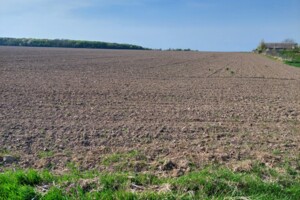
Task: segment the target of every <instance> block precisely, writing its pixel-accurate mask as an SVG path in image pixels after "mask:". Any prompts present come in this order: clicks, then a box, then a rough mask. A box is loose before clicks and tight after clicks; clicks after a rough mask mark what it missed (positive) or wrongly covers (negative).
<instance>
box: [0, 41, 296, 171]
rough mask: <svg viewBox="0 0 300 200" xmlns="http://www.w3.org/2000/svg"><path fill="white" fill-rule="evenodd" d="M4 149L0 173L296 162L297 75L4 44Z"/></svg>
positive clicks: (237, 63)
mask: <svg viewBox="0 0 300 200" xmlns="http://www.w3.org/2000/svg"><path fill="white" fill-rule="evenodd" d="M0 150H1V152H2V153H1V154H0V164H1V165H2V166H14V165H17V166H20V167H33V168H50V169H53V170H61V169H65V168H66V166H67V165H68V163H73V164H76V165H78V166H80V167H81V168H82V169H101V170H117V169H120V168H121V169H126V168H128V169H131V170H135V171H141V172H143V171H151V170H152V171H153V170H154V171H161V172H162V173H164V171H166V173H167V174H171V175H174V176H180V175H181V174H183V173H185V172H186V171H189V170H190V168H193V167H194V168H201V167H202V166H204V165H206V164H211V163H221V164H224V165H227V166H230V167H231V168H233V169H235V170H240V171H241V170H247V169H248V168H249V167H251V165H252V164H253V163H254V162H262V163H265V164H266V165H269V166H271V167H272V166H276V165H280V164H283V163H284V162H286V161H287V160H288V161H289V162H291V163H294V162H297V161H299V159H300V155H299V152H300V70H299V69H296V68H292V67H289V66H287V65H284V64H281V63H279V62H276V61H273V60H269V59H267V58H265V57H262V56H259V55H255V54H252V53H200V52H160V51H115V50H87V49H84V50H79V49H56V48H16V47H15V48H14V47H1V48H0ZM132 150H135V151H136V152H139V154H137V155H133V156H130V155H129V156H128V155H127V154H128V152H130V151H132ZM6 154H13V155H17V159H15V160H14V161H12V162H4V161H3V158H4V156H5V155H6ZM114 155H115V157H113V156H114ZM141 155H143V156H141ZM118 156H119V157H118ZM114 159H116V160H114ZM104 161H107V162H105V163H106V164H104ZM119 161H120V162H121V163H123V165H122V166H119V163H120V162H119ZM168 161H171V162H172V163H173V164H174V165H171V166H170V169H168V168H165V167H166V165H167V164H168Z"/></svg>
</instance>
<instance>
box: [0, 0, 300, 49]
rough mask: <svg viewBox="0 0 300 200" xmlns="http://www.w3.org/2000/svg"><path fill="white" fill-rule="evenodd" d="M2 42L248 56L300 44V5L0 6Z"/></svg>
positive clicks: (148, 1) (250, 0)
mask: <svg viewBox="0 0 300 200" xmlns="http://www.w3.org/2000/svg"><path fill="white" fill-rule="evenodd" d="M0 37H32V38H50V39H54V38H64V39H81V40H99V41H107V42H121V43H132V44H138V45H142V46H145V47H150V48H163V49H166V48H191V49H197V50H203V51H250V50H252V49H254V48H255V47H256V46H257V44H258V43H259V42H260V40H262V39H264V40H265V41H266V42H269V41H270V42H271V41H272V42H277V41H282V40H284V39H286V38H292V39H294V40H296V42H298V43H299V42H300V0H0Z"/></svg>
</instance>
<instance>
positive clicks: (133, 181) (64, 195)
mask: <svg viewBox="0 0 300 200" xmlns="http://www.w3.org/2000/svg"><path fill="white" fill-rule="evenodd" d="M43 185H49V189H48V190H47V191H46V192H44V193H42V192H41V191H40V190H39V189H38V188H41V186H43ZM166 185H167V186H168V187H167V189H166V190H165V192H158V191H159V190H161V189H162V188H166ZM135 187H136V188H135ZM141 188H142V189H141ZM132 189H136V191H135V192H132ZM242 197H243V198H249V199H291V200H293V199H295V200H296V199H300V175H299V171H297V170H295V169H292V168H290V167H288V166H287V168H286V170H285V171H284V172H278V171H276V170H274V169H270V168H267V167H265V166H261V165H256V166H255V167H254V168H253V169H252V170H251V171H250V172H233V171H231V170H229V169H227V168H223V167H207V168H205V169H203V170H200V171H195V172H191V173H189V174H186V175H183V176H181V177H177V178H171V177H169V178H168V177H167V178H160V177H157V176H155V175H151V174H142V173H138V174H134V173H124V172H118V173H100V172H97V171H85V172H81V171H79V170H78V169H77V168H76V167H75V166H72V167H71V169H70V172H68V173H66V174H64V175H60V176H58V175H54V174H52V173H50V172H48V171H35V170H17V171H11V170H8V171H5V172H3V173H0V199H41V200H43V199H46V200H52V199H53V200H54V199H56V200H57V199H58V200H59V199H128V200H129V199H225V198H229V199H238V198H242Z"/></svg>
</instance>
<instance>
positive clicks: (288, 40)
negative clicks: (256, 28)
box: [282, 38, 296, 43]
mask: <svg viewBox="0 0 300 200" xmlns="http://www.w3.org/2000/svg"><path fill="white" fill-rule="evenodd" d="M282 42H283V43H296V42H295V40H294V39H291V38H287V39H285V40H283V41H282Z"/></svg>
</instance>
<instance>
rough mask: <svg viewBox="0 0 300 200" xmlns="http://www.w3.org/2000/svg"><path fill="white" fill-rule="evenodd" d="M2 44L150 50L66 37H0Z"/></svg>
mask: <svg viewBox="0 0 300 200" xmlns="http://www.w3.org/2000/svg"><path fill="white" fill-rule="evenodd" d="M0 45H2V46H26V47H66V48H92V49H136V50H148V49H147V48H144V47H142V46H137V45H132V44H119V43H108V42H98V41H84V40H66V39H54V40H49V39H32V38H0Z"/></svg>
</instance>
